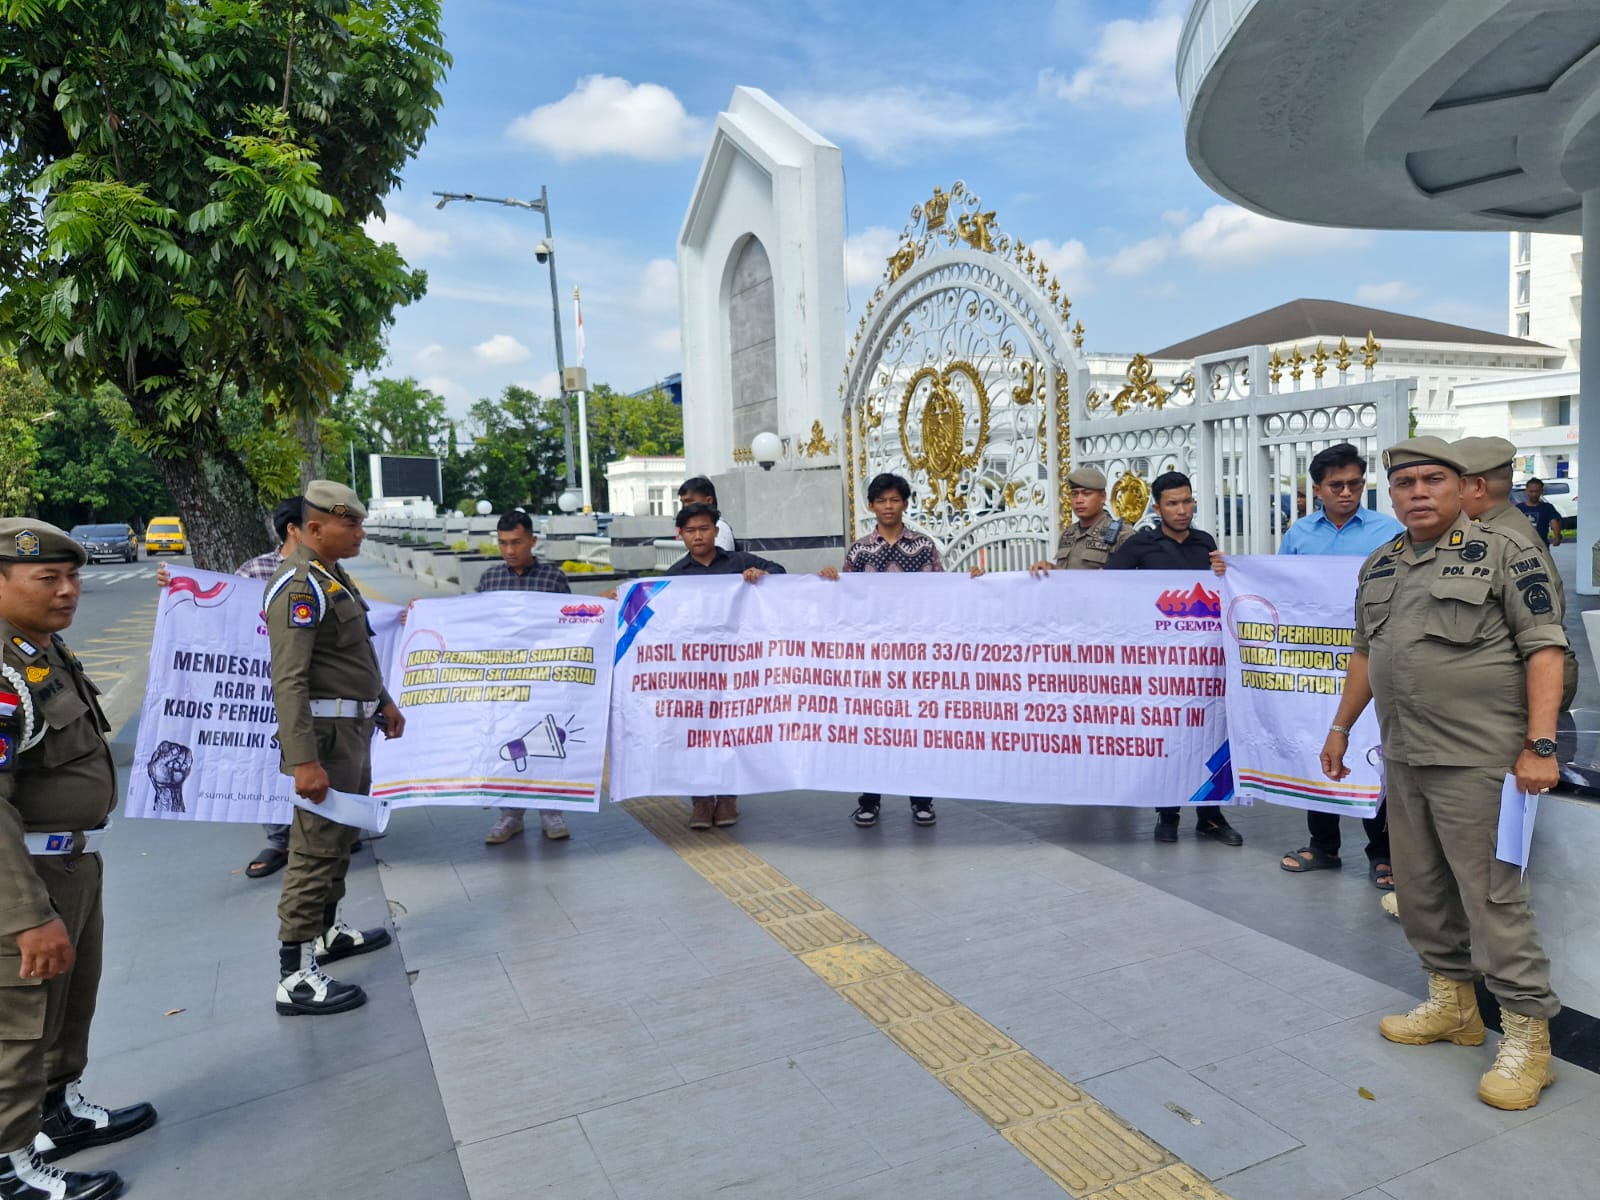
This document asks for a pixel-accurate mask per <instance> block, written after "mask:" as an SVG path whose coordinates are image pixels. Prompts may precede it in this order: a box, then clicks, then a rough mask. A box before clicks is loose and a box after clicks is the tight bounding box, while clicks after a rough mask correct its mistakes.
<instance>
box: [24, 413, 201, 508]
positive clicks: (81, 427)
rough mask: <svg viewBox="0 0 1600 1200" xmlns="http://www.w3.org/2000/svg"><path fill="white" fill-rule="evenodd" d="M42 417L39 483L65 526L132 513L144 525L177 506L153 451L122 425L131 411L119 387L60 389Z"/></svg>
mask: <svg viewBox="0 0 1600 1200" xmlns="http://www.w3.org/2000/svg"><path fill="white" fill-rule="evenodd" d="M50 410H51V413H52V415H51V416H50V418H49V419H48V420H46V421H43V422H41V423H40V425H39V450H38V458H37V461H36V463H35V464H34V470H33V480H32V484H33V489H34V491H35V493H36V494H37V496H38V497H39V507H38V511H39V515H40V516H41V517H43V518H44V519H45V520H46V521H50V522H52V523H54V524H56V525H60V526H61V527H62V528H64V529H70V528H72V526H74V525H77V524H80V523H92V522H102V521H103V522H113V521H126V522H127V523H128V524H130V525H132V526H134V527H135V528H139V527H140V526H141V525H142V523H143V522H145V521H148V520H149V519H150V518H151V517H158V516H163V515H167V514H170V513H174V512H176V511H177V508H176V506H175V505H174V503H173V499H172V495H171V493H170V492H168V491H167V486H166V484H165V483H164V482H163V481H162V478H161V475H160V474H159V473H158V472H157V471H156V469H155V467H154V466H153V465H152V464H151V462H150V458H149V456H148V455H145V454H142V453H140V451H139V450H138V448H137V447H136V446H135V445H134V444H133V442H132V441H131V440H129V439H128V438H127V437H125V436H124V435H123V433H122V429H123V427H124V426H125V425H126V423H127V422H128V421H129V420H130V419H131V413H130V412H129V410H128V402H127V400H126V399H124V398H123V396H122V394H121V393H120V392H118V391H117V389H116V388H114V387H111V386H110V385H102V386H101V387H99V388H97V389H96V390H95V391H94V393H93V394H91V395H88V396H81V395H56V396H53V397H52V398H51V400H50Z"/></svg>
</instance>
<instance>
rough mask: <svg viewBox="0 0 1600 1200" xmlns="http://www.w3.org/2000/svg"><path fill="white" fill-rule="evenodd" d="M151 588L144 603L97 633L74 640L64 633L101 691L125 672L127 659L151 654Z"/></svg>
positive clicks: (153, 610)
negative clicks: (81, 639) (149, 594)
mask: <svg viewBox="0 0 1600 1200" xmlns="http://www.w3.org/2000/svg"><path fill="white" fill-rule="evenodd" d="M150 591H151V593H152V594H151V597H150V600H149V601H148V602H147V603H145V604H141V605H139V606H138V607H137V608H135V609H134V610H133V611H132V612H130V613H129V614H128V615H127V616H125V617H123V618H122V620H120V621H118V622H116V624H114V625H109V626H107V627H106V628H105V629H104V630H103V631H102V632H101V633H100V634H99V635H98V636H96V637H92V638H86V639H84V640H83V641H81V642H80V641H75V640H73V638H72V636H71V634H70V632H69V633H68V634H67V635H66V636H67V645H69V646H71V647H72V649H73V651H74V652H75V653H76V654H77V656H78V658H79V660H80V661H81V662H82V663H83V669H84V672H85V673H86V674H87V675H88V676H89V678H90V679H92V680H94V682H95V686H96V687H98V688H99V689H100V690H101V691H102V692H104V691H109V690H110V688H111V685H112V684H114V683H116V682H117V680H119V679H121V678H122V677H123V676H124V675H126V674H127V673H128V664H129V663H130V662H135V661H141V660H143V659H146V658H148V657H149V656H150V631H151V630H152V629H153V628H154V627H155V620H156V597H155V594H154V593H155V587H154V585H152V586H151V589H150Z"/></svg>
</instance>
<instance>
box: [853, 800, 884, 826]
mask: <svg viewBox="0 0 1600 1200" xmlns="http://www.w3.org/2000/svg"><path fill="white" fill-rule="evenodd" d="M850 819H851V820H852V821H854V822H855V823H856V825H857V826H858V827H859V828H861V829H871V828H872V827H873V826H874V825H876V824H877V823H878V806H877V805H876V804H869V803H867V802H866V801H865V800H862V801H861V802H860V803H858V804H857V805H856V811H855V812H853V813H851V814H850Z"/></svg>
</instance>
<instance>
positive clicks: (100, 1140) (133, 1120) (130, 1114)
mask: <svg viewBox="0 0 1600 1200" xmlns="http://www.w3.org/2000/svg"><path fill="white" fill-rule="evenodd" d="M155 1123H156V1110H155V1107H154V1106H153V1105H150V1104H130V1105H129V1106H128V1107H127V1108H110V1109H108V1108H102V1107H101V1106H100V1105H98V1104H91V1103H90V1102H89V1101H87V1100H85V1099H84V1098H83V1093H82V1091H80V1090H79V1088H78V1085H77V1084H76V1083H69V1084H68V1085H67V1086H66V1087H64V1088H59V1089H57V1090H56V1091H53V1092H49V1093H47V1094H46V1096H45V1098H44V1121H43V1123H42V1125H41V1126H40V1136H39V1138H38V1140H37V1141H35V1142H34V1145H33V1148H34V1151H35V1153H36V1154H37V1156H38V1158H39V1159H40V1160H41V1161H43V1162H55V1161H56V1160H57V1159H59V1158H65V1157H66V1156H67V1155H69V1154H76V1153H77V1152H78V1151H79V1150H87V1149H88V1148H89V1147H90V1146H105V1145H109V1144H110V1143H112V1142H120V1141H121V1140H122V1139H123V1138H130V1137H132V1136H133V1135H134V1134H136V1133H143V1132H144V1131H145V1130H146V1129H149V1128H150V1126H152V1125H154V1124H155Z"/></svg>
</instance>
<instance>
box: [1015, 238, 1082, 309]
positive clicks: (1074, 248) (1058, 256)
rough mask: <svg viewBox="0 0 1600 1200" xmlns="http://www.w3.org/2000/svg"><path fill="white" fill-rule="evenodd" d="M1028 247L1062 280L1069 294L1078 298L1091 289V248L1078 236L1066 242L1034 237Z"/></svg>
mask: <svg viewBox="0 0 1600 1200" xmlns="http://www.w3.org/2000/svg"><path fill="white" fill-rule="evenodd" d="M1028 249H1030V250H1032V251H1033V252H1034V253H1035V254H1037V255H1038V256H1039V258H1040V260H1041V261H1043V263H1044V265H1045V266H1047V267H1049V268H1050V270H1051V272H1053V273H1054V274H1055V276H1056V278H1058V279H1060V280H1061V286H1062V287H1063V288H1065V289H1066V291H1067V295H1068V296H1070V297H1072V298H1073V299H1077V297H1079V296H1080V295H1082V294H1083V293H1084V292H1087V291H1088V290H1089V266H1090V263H1089V248H1088V247H1087V246H1085V245H1084V244H1083V243H1082V242H1080V241H1079V240H1078V239H1077V238H1072V239H1070V240H1069V241H1065V242H1052V241H1051V240H1050V239H1048V238H1034V239H1033V241H1031V242H1029V243H1028Z"/></svg>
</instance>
